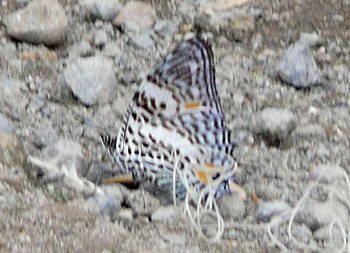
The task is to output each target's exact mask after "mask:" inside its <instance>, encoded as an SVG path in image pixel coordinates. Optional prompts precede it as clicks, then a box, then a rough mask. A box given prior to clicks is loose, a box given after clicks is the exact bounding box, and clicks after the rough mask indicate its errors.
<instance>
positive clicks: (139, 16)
mask: <svg viewBox="0 0 350 253" xmlns="http://www.w3.org/2000/svg"><path fill="white" fill-rule="evenodd" d="M156 18H157V16H156V11H155V9H154V8H153V6H151V5H149V4H147V3H143V2H140V1H130V2H127V3H126V5H125V6H124V7H123V8H122V9H121V10H120V12H119V13H118V15H117V17H116V18H115V19H114V20H113V25H115V26H123V24H124V23H125V22H133V23H134V24H136V25H137V26H138V27H139V29H140V30H141V31H144V30H147V29H149V28H151V27H152V26H153V24H154V22H155V21H156Z"/></svg>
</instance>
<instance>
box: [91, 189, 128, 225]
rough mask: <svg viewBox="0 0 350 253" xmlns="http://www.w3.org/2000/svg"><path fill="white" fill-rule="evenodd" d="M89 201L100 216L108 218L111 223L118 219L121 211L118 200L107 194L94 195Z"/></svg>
mask: <svg viewBox="0 0 350 253" xmlns="http://www.w3.org/2000/svg"><path fill="white" fill-rule="evenodd" d="M91 199H92V201H93V202H94V204H95V205H96V206H97V207H98V209H99V211H100V213H101V214H102V215H106V216H108V217H109V218H110V219H111V220H112V221H113V220H115V219H116V218H117V217H118V215H119V211H120V209H121V204H120V199H117V198H115V197H114V196H111V195H108V194H95V195H94V196H93V197H92V198H91Z"/></svg>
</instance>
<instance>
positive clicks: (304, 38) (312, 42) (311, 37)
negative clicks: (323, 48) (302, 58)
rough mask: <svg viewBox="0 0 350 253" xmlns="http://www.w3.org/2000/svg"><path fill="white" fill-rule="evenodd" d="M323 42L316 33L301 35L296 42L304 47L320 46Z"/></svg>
mask: <svg viewBox="0 0 350 253" xmlns="http://www.w3.org/2000/svg"><path fill="white" fill-rule="evenodd" d="M322 42H323V39H322V37H321V36H320V35H318V34H317V33H301V34H300V38H299V41H298V42H297V43H298V44H300V45H304V46H309V47H313V46H320V45H321V44H322Z"/></svg>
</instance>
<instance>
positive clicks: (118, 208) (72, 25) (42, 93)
mask: <svg viewBox="0 0 350 253" xmlns="http://www.w3.org/2000/svg"><path fill="white" fill-rule="evenodd" d="M193 32H196V33H197V32H200V33H202V34H203V36H205V37H206V38H207V39H208V40H209V41H211V42H212V44H213V49H214V54H215V62H216V80H217V87H218V93H219V96H220V97H221V101H222V105H223V108H224V111H225V113H226V118H227V121H228V124H229V128H230V129H231V130H232V133H233V139H234V141H235V142H236V143H237V148H236V149H235V152H234V155H235V157H236V158H237V159H238V161H239V170H238V172H237V184H238V185H239V186H240V187H242V189H243V190H244V191H245V193H246V195H247V198H246V199H244V198H243V197H239V196H238V197H237V196H228V197H226V199H222V200H219V201H220V203H219V204H220V205H221V208H222V210H223V212H222V214H223V216H224V218H225V223H226V230H225V232H224V234H223V237H222V238H221V240H220V242H218V243H215V244H208V243H206V242H204V241H203V240H202V239H200V238H198V237H197V235H196V234H195V233H192V232H191V228H190V226H189V222H188V219H187V217H186V216H184V215H183V214H182V211H181V210H180V209H179V208H177V207H172V206H171V205H170V206H167V205H166V204H165V203H164V201H162V200H161V199H160V200H159V199H158V198H157V197H155V196H154V195H152V194H149V193H148V192H147V191H146V192H144V193H143V192H142V190H141V189H139V188H137V187H133V189H129V188H125V187H122V186H118V185H117V186H115V185H114V186H101V189H102V190H103V191H104V192H108V194H107V197H108V198H107V199H99V198H97V197H94V196H92V197H88V196H86V194H84V193H82V191H77V190H75V191H73V190H71V189H68V188H69V187H68V188H67V187H66V186H67V185H64V183H63V184H62V180H58V181H59V183H57V180H55V179H57V178H53V177H48V176H47V175H43V173H42V172H40V171H38V170H37V169H36V168H35V167H34V166H33V165H31V164H29V163H27V160H26V157H27V156H37V157H46V158H48V157H49V158H50V159H51V161H53V162H56V163H58V164H61V165H62V164H74V165H75V166H76V167H78V168H80V169H81V170H82V171H80V172H79V173H78V174H79V175H82V176H85V177H86V178H87V179H90V178H96V176H94V175H95V174H96V173H95V172H96V170H98V168H101V166H104V167H111V166H113V165H112V164H111V163H110V160H109V158H108V157H107V156H106V154H105V152H104V151H103V149H102V147H101V144H100V141H99V133H100V131H99V129H97V128H96V127H94V126H92V125H97V126H98V127H100V128H103V129H108V131H109V132H110V133H111V134H112V135H116V134H117V131H118V129H119V126H120V119H121V116H122V115H123V113H124V112H125V111H126V108H127V105H128V104H129V102H130V101H131V98H132V95H133V93H134V92H135V90H136V89H137V86H138V84H139V82H140V80H142V78H144V77H145V76H146V75H147V73H148V72H149V71H151V70H152V68H153V67H154V66H155V65H156V64H157V63H158V62H159V61H160V60H161V59H162V57H164V55H165V54H166V53H167V52H169V50H171V49H172V48H173V47H174V46H175V45H176V44H177V43H178V42H180V41H182V40H183V39H184V38H187V37H189V36H192V33H193ZM349 41H350V1H348V0H333V1H322V0H305V1H299V0H270V1H259V0H251V1H237V0H216V1H194V2H191V1H181V0H172V1H158V0H154V1H144V2H133V3H131V2H129V1H120V2H118V1H114V0H59V1H58V2H55V1H51V0H32V1H31V0H2V1H0V88H1V92H0V137H1V138H0V179H1V181H0V251H1V252H84V251H86V252H102V251H103V252H169V251H170V252H286V251H292V252H312V251H314V252H321V251H323V252H334V250H339V251H338V252H345V250H343V249H339V248H341V243H342V242H341V238H342V237H341V236H342V234H340V232H341V229H339V224H340V223H337V224H338V227H336V229H335V231H334V238H335V242H334V243H335V244H331V242H332V241H331V240H330V239H329V238H327V236H326V235H327V233H328V232H327V231H328V226H329V224H331V223H332V221H333V219H332V217H333V216H331V215H329V213H332V214H333V215H336V217H337V218H338V220H337V221H340V222H341V224H343V226H344V228H345V230H346V233H348V232H349V229H348V227H349V206H350V205H349V202H350V201H349V193H348V192H346V189H348V188H347V185H346V183H345V181H344V180H343V178H342V176H343V174H342V173H343V172H346V173H349V169H348V168H349V167H350V166H349V164H350V157H349V136H350V132H349V130H348V129H350V119H349V106H350V97H349V83H348V80H350V74H349V62H350V58H349V55H350V54H349V52H350V43H349ZM92 122H93V123H92ZM57 143H61V144H57ZM62 143H63V144H62ZM59 145H62V146H63V147H64V148H62V146H59ZM52 150H54V151H55V152H56V153H60V155H61V158H60V159H58V158H57V157H56V156H52V153H50V152H51V151H52ZM62 157H63V158H62ZM56 158H57V159H56ZM77 164H78V165H77ZM94 173H95V174H94ZM322 173H324V175H325V176H324V178H323V179H322V180H321V182H322V184H323V186H322V188H320V189H318V190H317V191H315V192H313V193H312V194H311V195H312V196H311V197H312V200H309V201H308V204H307V205H305V207H304V208H302V209H300V212H298V214H297V215H296V216H295V219H294V223H293V224H294V226H293V227H294V229H293V233H292V234H293V236H294V238H296V239H297V240H298V241H297V242H296V241H293V240H291V238H290V237H289V238H288V235H287V233H286V226H287V223H285V222H282V223H281V224H278V226H277V225H276V223H273V224H275V225H276V226H275V227H274V228H273V229H272V230H273V234H274V235H275V236H276V238H278V240H279V241H280V242H281V244H283V246H282V245H281V244H279V245H278V243H276V241H275V242H274V241H273V238H271V236H269V234H268V230H267V228H268V225H269V224H272V222H271V221H273V217H283V216H282V215H281V213H283V212H284V211H287V212H288V211H290V210H292V209H293V208H294V207H296V206H297V203H298V201H299V200H300V199H301V197H302V196H303V194H304V193H305V191H306V189H307V186H308V185H310V183H311V182H312V181H313V179H315V178H318V177H319V176H320V174H322ZM89 177H90V178H89ZM63 182H65V181H64V180H63ZM66 183H67V182H66ZM330 186H332V187H330ZM327 187H328V188H327ZM73 188H74V187H73ZM334 189H336V190H337V191H338V192H341V193H342V194H344V195H342V196H343V197H342V198H340V200H339V199H337V198H334V196H333V195H331V194H330V192H331V190H334ZM87 195H89V194H87ZM243 195H244V194H243ZM111 196H112V197H111ZM332 196H333V197H332ZM337 196H340V195H337ZM109 197H111V198H109ZM143 201H144V202H145V203H146V204H145V205H143ZM111 203H112V204H111ZM107 207H108V208H107ZM101 213H102V214H101ZM287 217H288V218H289V217H290V216H289V215H287ZM286 220H287V218H286V219H285V220H284V221H286ZM337 233H338V234H337ZM301 242H303V243H305V244H304V245H301ZM346 243H348V242H346ZM310 245H311V246H310ZM339 245H340V246H339ZM284 247H285V248H284ZM316 247H318V248H316ZM321 249H323V250H321Z"/></svg>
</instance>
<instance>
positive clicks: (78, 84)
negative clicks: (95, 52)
mask: <svg viewBox="0 0 350 253" xmlns="http://www.w3.org/2000/svg"><path fill="white" fill-rule="evenodd" d="M63 77H64V80H65V83H66V84H67V85H68V86H69V87H70V89H71V90H72V92H73V94H74V95H75V96H76V97H77V98H78V99H79V100H80V101H81V102H82V103H83V104H85V105H87V106H91V105H95V104H101V103H107V102H110V101H112V100H114V99H115V97H116V95H117V80H116V77H115V74H114V70H113V61H112V60H109V59H107V58H105V57H102V56H92V57H87V58H79V59H77V60H76V61H75V62H73V63H72V64H70V65H69V66H68V67H67V69H66V70H65V71H64V73H63Z"/></svg>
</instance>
